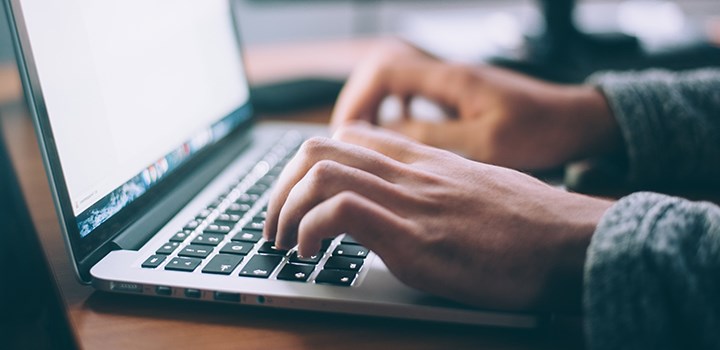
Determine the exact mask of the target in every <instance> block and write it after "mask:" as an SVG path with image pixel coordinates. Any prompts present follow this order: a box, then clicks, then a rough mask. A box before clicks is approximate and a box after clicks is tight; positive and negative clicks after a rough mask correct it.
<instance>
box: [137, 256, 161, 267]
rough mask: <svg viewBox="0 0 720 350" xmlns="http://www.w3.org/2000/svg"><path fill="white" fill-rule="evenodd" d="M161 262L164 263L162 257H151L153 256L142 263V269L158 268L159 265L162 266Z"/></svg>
mask: <svg viewBox="0 0 720 350" xmlns="http://www.w3.org/2000/svg"><path fill="white" fill-rule="evenodd" d="M163 261H165V256H164V255H153V256H151V257H149V258H147V260H145V262H143V263H142V267H144V268H146V269H154V268H156V267H158V266H160V264H162V262H163Z"/></svg>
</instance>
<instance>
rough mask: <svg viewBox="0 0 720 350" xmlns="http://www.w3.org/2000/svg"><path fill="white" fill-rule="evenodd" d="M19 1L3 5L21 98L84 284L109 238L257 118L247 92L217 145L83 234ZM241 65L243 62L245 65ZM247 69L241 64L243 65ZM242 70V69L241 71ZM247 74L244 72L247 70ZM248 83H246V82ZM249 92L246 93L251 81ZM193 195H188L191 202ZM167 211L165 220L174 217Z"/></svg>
mask: <svg viewBox="0 0 720 350" xmlns="http://www.w3.org/2000/svg"><path fill="white" fill-rule="evenodd" d="M226 1H228V2H229V4H230V14H229V15H230V16H231V20H232V23H233V24H234V26H235V31H234V33H235V39H236V40H235V44H236V46H237V50H238V54H239V56H238V57H239V58H240V59H241V60H242V62H243V63H244V62H245V60H244V52H243V50H242V43H241V36H240V32H239V26H238V19H237V8H236V5H235V3H234V2H233V1H231V0H226ZM20 2H21V0H3V3H4V5H5V7H6V12H7V17H8V24H9V27H10V31H11V36H12V38H13V46H14V50H15V55H16V61H17V65H18V69H19V72H20V77H21V81H22V85H23V89H24V92H25V99H26V102H27V105H28V108H29V110H30V114H31V116H32V119H33V122H34V123H35V131H36V137H37V139H38V143H39V145H40V151H41V154H42V158H43V161H44V163H45V171H46V174H47V177H48V182H49V183H50V189H51V193H52V195H53V200H54V202H55V209H56V212H57V215H58V218H59V220H60V223H61V225H60V226H61V230H62V233H63V236H64V239H65V243H66V247H67V250H68V253H69V254H70V257H71V261H72V262H73V266H74V269H75V273H76V276H77V278H78V279H79V280H80V281H81V282H82V283H85V284H89V283H90V282H91V280H92V277H91V276H90V273H89V271H90V268H91V267H92V266H93V265H94V264H95V263H97V262H98V261H99V260H100V259H102V257H103V256H104V255H106V254H107V253H108V252H110V251H112V250H114V249H118V247H117V246H115V245H113V244H112V240H113V239H114V238H116V237H117V236H118V235H120V234H121V233H122V232H123V231H124V230H125V229H127V228H128V227H129V226H131V225H132V224H133V223H134V222H136V221H138V220H139V219H140V218H141V217H142V216H143V215H144V214H145V213H147V212H148V211H149V209H151V208H152V207H154V206H156V205H157V204H158V202H159V200H160V199H161V198H162V197H163V196H164V195H166V194H168V193H169V192H171V191H172V190H173V189H174V188H176V187H177V186H178V184H180V183H183V182H184V181H185V180H186V179H188V178H189V177H191V176H192V175H193V173H195V172H196V171H197V169H200V168H202V166H203V164H205V163H207V162H209V161H210V160H211V159H213V158H215V157H216V156H218V155H219V154H220V153H222V150H223V148H226V145H227V144H229V143H231V140H232V139H236V138H238V137H243V136H244V135H245V134H246V131H248V129H250V126H251V125H252V124H254V123H255V122H256V120H257V116H256V114H255V112H254V110H253V106H252V102H251V101H252V95H249V98H248V101H247V102H246V104H245V105H243V106H239V107H238V109H236V110H235V111H234V112H237V111H238V110H239V109H241V108H248V111H247V113H249V117H248V118H247V120H245V121H243V122H242V123H240V124H239V125H237V126H236V127H235V129H234V130H233V131H232V132H230V133H229V134H228V135H226V136H225V137H224V138H223V139H221V140H219V141H218V142H216V143H215V144H212V145H209V146H207V147H206V148H205V149H203V150H201V151H200V152H198V153H197V154H196V155H194V156H192V157H191V158H190V159H189V160H188V161H186V162H185V163H184V164H183V165H182V166H180V167H179V168H178V169H176V170H175V171H173V172H172V173H170V174H168V176H167V178H164V179H162V180H161V181H159V182H158V183H157V184H156V185H155V186H153V187H152V188H150V189H149V190H148V191H147V192H146V193H145V194H143V195H142V196H141V197H140V198H138V199H137V200H135V201H133V202H132V203H130V204H129V205H128V206H127V207H125V208H123V209H122V210H121V211H119V212H118V213H117V214H115V215H113V217H112V218H110V219H109V220H108V221H107V222H105V223H103V224H101V225H100V226H98V227H97V228H96V229H95V230H93V232H92V233H90V234H89V235H88V236H86V237H81V235H80V232H79V228H78V225H77V220H76V217H75V215H74V213H73V210H72V205H71V201H70V196H69V193H68V190H67V187H66V185H65V178H64V175H63V171H62V167H61V165H60V159H59V156H58V152H57V147H56V145H55V141H54V136H53V133H52V128H51V125H50V120H49V116H48V112H47V108H46V104H45V100H44V98H43V93H42V88H41V85H40V79H39V76H38V73H37V68H36V65H35V61H34V56H33V52H32V48H31V45H30V40H29V36H28V32H27V27H26V23H25V20H24V16H23V12H22V5H21V4H20ZM243 69H244V67H243ZM244 70H245V69H244ZM245 71H246V70H245ZM246 76H247V75H246ZM248 85H249V84H248ZM248 91H249V93H250V94H251V92H250V89H249V86H248ZM190 199H191V197H188V198H187V201H189V200H190ZM172 214H173V213H168V215H167V218H164V220H165V221H167V220H169V219H170V218H171V217H172Z"/></svg>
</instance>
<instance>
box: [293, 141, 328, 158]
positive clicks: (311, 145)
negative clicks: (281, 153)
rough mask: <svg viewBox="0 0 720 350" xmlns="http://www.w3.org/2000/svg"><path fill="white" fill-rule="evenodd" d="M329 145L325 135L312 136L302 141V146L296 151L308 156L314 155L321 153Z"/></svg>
mask: <svg viewBox="0 0 720 350" xmlns="http://www.w3.org/2000/svg"><path fill="white" fill-rule="evenodd" d="M329 145H330V140H329V139H327V138H325V137H320V136H314V137H311V138H309V139H307V140H306V141H305V142H303V144H302V146H300V150H299V151H298V153H299V154H303V155H305V156H309V157H312V156H316V155H319V154H322V152H323V151H324V150H325V149H327V148H328V147H329Z"/></svg>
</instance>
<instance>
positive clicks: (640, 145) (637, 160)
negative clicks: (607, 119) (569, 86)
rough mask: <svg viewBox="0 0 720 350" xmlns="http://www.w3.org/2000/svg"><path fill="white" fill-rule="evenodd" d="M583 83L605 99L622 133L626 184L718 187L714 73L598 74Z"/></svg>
mask: <svg viewBox="0 0 720 350" xmlns="http://www.w3.org/2000/svg"><path fill="white" fill-rule="evenodd" d="M589 83H590V84H593V85H596V86H597V87H598V88H599V89H600V90H601V91H602V92H603V94H604V95H605V96H606V98H607V100H608V103H609V105H610V109H611V110H612V112H613V114H614V116H615V119H616V120H617V122H618V125H619V127H620V129H621V131H622V134H623V138H624V140H625V146H626V147H625V149H626V151H627V158H628V161H629V169H628V174H627V180H628V182H629V183H630V184H631V185H633V186H635V187H643V188H657V187H659V186H677V185H683V184H693V185H697V186H706V185H708V184H712V185H718V179H720V70H719V69H702V70H696V71H689V72H685V73H671V72H668V71H659V70H651V71H645V72H635V73H599V74H596V75H594V76H592V77H590V79H589ZM713 182H714V183H713Z"/></svg>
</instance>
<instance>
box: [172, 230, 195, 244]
mask: <svg viewBox="0 0 720 350" xmlns="http://www.w3.org/2000/svg"><path fill="white" fill-rule="evenodd" d="M188 236H190V231H180V232H178V233H176V234H175V235H174V236H172V238H170V242H183V241H185V238H188Z"/></svg>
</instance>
